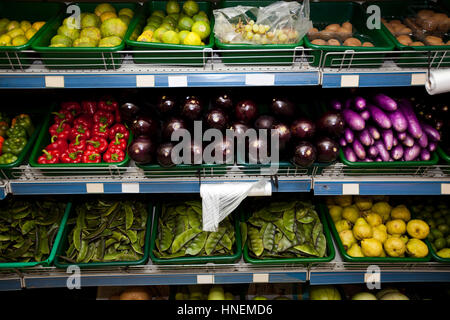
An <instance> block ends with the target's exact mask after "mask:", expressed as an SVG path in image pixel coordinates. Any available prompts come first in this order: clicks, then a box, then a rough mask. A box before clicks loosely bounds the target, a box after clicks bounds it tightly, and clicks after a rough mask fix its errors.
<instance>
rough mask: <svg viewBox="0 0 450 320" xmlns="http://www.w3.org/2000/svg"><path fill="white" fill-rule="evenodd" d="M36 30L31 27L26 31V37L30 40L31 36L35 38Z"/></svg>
mask: <svg viewBox="0 0 450 320" xmlns="http://www.w3.org/2000/svg"><path fill="white" fill-rule="evenodd" d="M36 32H37V31H36V30H34V29H33V28H30V29H28V30H27V32H25V37H27V39H28V40H30V39H31V38H33V36H34V35H35V34H36Z"/></svg>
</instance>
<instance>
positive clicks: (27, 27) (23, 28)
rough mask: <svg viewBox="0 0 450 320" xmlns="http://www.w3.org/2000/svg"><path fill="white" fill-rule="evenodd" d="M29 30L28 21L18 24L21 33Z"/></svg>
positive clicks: (29, 24)
mask: <svg viewBox="0 0 450 320" xmlns="http://www.w3.org/2000/svg"><path fill="white" fill-rule="evenodd" d="M30 28H31V23H29V22H28V21H25V20H24V21H21V22H20V29H22V30H23V32H27V30H28V29H30Z"/></svg>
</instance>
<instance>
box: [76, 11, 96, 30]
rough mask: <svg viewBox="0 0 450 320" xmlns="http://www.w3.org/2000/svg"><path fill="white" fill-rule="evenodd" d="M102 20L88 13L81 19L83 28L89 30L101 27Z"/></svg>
mask: <svg viewBox="0 0 450 320" xmlns="http://www.w3.org/2000/svg"><path fill="white" fill-rule="evenodd" d="M100 23H101V21H100V18H99V17H97V16H96V15H95V14H93V13H87V14H85V15H84V17H83V18H81V28H82V29H83V28H89V27H99V26H100Z"/></svg>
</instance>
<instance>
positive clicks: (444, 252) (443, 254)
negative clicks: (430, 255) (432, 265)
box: [436, 248, 450, 259]
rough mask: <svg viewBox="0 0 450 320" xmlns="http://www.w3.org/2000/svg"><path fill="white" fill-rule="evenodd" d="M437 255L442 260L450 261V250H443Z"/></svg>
mask: <svg viewBox="0 0 450 320" xmlns="http://www.w3.org/2000/svg"><path fill="white" fill-rule="evenodd" d="M436 254H437V255H438V256H439V257H441V258H446V259H449V258H450V248H444V249H441V250H439V251H438V252H437V253H436Z"/></svg>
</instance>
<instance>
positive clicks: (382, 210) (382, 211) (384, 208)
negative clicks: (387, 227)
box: [371, 201, 391, 222]
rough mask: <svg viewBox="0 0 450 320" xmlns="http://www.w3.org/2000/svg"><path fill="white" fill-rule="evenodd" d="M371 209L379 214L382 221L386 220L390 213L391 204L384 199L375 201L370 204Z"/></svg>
mask: <svg viewBox="0 0 450 320" xmlns="http://www.w3.org/2000/svg"><path fill="white" fill-rule="evenodd" d="M371 210H372V212H375V213H377V214H379V215H380V216H381V218H382V219H383V222H386V221H388V219H389V216H390V214H391V206H390V205H389V203H387V202H385V201H380V202H376V203H375V204H374V205H373V206H372V208H371Z"/></svg>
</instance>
